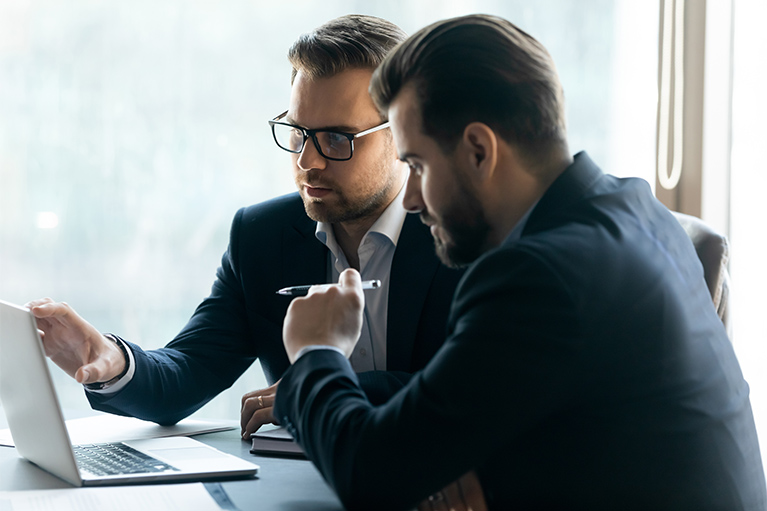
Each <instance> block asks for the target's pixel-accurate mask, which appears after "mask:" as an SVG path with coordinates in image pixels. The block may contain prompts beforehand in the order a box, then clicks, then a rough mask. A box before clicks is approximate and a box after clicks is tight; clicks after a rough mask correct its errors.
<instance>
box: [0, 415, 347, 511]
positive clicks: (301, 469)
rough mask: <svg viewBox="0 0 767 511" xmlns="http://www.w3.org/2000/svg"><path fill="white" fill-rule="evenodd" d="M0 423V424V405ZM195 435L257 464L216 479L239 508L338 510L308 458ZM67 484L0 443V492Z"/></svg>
mask: <svg viewBox="0 0 767 511" xmlns="http://www.w3.org/2000/svg"><path fill="white" fill-rule="evenodd" d="M0 427H2V428H4V427H6V422H5V415H4V414H3V413H2V409H1V408H0ZM194 438H195V439H197V440H199V441H201V442H205V443H206V444H208V445H211V446H213V447H215V448H216V449H219V450H221V451H224V452H228V453H230V454H234V455H235V456H240V457H241V458H244V459H246V460H248V461H252V462H253V463H256V464H257V465H260V466H261V469H260V470H259V471H258V475H257V476H256V477H255V478H253V479H242V480H236V481H231V480H230V481H225V482H222V486H223V488H224V490H225V491H226V493H227V494H228V495H229V498H230V499H231V500H232V502H233V503H234V504H235V506H237V508H238V509H239V510H240V511H248V510H251V509H252V510H258V511H272V510H279V511H291V510H293V511H309V510H312V511H315V510H316V511H340V510H342V509H343V507H342V506H341V502H340V501H339V500H338V497H336V495H335V493H333V491H332V490H331V489H330V487H329V486H328V485H327V484H326V483H325V481H324V480H323V479H322V476H321V475H320V473H319V472H318V471H317V469H316V468H314V465H312V463H311V462H309V461H306V460H294V459H286V458H274V457H265V456H254V455H253V454H250V452H249V451H248V450H249V449H250V442H245V441H243V440H242V439H241V438H240V435H239V431H237V430H231V431H222V432H218V433H208V434H204V435H197V436H195V437H194ZM55 488H71V486H70V485H69V484H67V483H65V482H64V481H62V480H61V479H59V478H57V477H55V476H53V475H51V474H49V473H48V472H45V471H44V470H42V469H40V468H37V466H36V465H33V464H32V463H29V462H28V461H26V460H24V459H23V458H20V457H19V455H18V454H17V453H16V449H14V448H12V447H2V446H0V490H3V491H7V490H44V489H55Z"/></svg>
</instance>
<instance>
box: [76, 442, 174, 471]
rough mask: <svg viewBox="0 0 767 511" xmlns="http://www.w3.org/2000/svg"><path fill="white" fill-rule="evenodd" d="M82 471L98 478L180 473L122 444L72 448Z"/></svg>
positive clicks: (170, 466)
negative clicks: (168, 472) (170, 472)
mask: <svg viewBox="0 0 767 511" xmlns="http://www.w3.org/2000/svg"><path fill="white" fill-rule="evenodd" d="M72 447H73V449H74V451H75V460H76V461H77V466H78V467H80V470H84V471H86V472H89V473H91V474H93V475H97V476H113V475H122V474H146V473H152V472H167V471H174V470H175V471H178V469H177V468H176V467H174V466H172V465H168V464H167V463H164V462H162V461H160V460H158V459H157V458H153V457H151V456H149V455H147V454H144V453H143V452H141V451H137V450H136V449H134V448H132V447H129V446H127V445H125V444H121V443H111V444H86V445H75V446H72Z"/></svg>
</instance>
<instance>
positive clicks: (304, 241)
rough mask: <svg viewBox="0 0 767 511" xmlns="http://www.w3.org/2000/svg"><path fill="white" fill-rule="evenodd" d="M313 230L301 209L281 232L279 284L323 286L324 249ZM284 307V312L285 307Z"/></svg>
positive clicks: (324, 270) (325, 274)
mask: <svg viewBox="0 0 767 511" xmlns="http://www.w3.org/2000/svg"><path fill="white" fill-rule="evenodd" d="M316 226H317V223H316V222H314V221H313V220H312V219H310V218H309V217H307V216H306V213H305V212H304V211H303V206H302V210H301V215H300V216H298V217H297V218H296V220H295V221H293V222H291V223H290V225H289V226H288V227H286V228H285V230H284V231H283V242H282V247H283V257H282V280H283V281H284V282H285V286H302V285H306V284H324V283H326V282H327V278H328V276H327V269H328V255H327V254H328V249H327V248H326V247H325V245H323V244H322V243H321V242H320V240H318V239H317V238H316V236H315V235H314V232H315V230H316ZM289 301H290V300H289V299H288V303H289ZM285 307H286V309H287V305H286V306H285Z"/></svg>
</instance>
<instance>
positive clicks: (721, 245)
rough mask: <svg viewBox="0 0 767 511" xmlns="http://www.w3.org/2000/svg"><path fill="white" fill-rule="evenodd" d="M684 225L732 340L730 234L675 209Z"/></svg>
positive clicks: (717, 310)
mask: <svg viewBox="0 0 767 511" xmlns="http://www.w3.org/2000/svg"><path fill="white" fill-rule="evenodd" d="M672 213H673V214H674V216H675V217H676V219H677V220H678V221H679V223H680V224H682V227H683V228H684V230H685V231H686V232H687V235H688V236H689V237H690V239H691V240H692V244H693V246H694V247H695V251H696V252H697V253H698V259H700V262H701V264H702V265H703V275H704V277H705V279H706V285H707V286H708V290H709V292H710V293H711V299H712V300H713V302H714V307H715V308H716V312H717V314H718V315H719V319H721V320H722V323H724V327H725V329H726V330H727V335H728V336H729V337H730V340H732V324H731V322H730V304H729V298H730V274H729V272H728V271H727V261H728V259H729V257H730V250H729V243H728V242H727V237H726V236H722V235H721V234H719V233H717V232H716V231H714V230H713V229H712V228H711V227H710V226H709V225H708V224H706V223H705V222H704V221H703V220H701V219H700V218H697V217H694V216H690V215H685V214H683V213H678V212H676V211H672Z"/></svg>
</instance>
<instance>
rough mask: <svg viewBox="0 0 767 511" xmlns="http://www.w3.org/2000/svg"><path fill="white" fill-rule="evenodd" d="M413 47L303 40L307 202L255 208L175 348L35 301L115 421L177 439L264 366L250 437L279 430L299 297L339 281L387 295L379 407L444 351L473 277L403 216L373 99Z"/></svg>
mask: <svg viewBox="0 0 767 511" xmlns="http://www.w3.org/2000/svg"><path fill="white" fill-rule="evenodd" d="M405 37H406V35H405V34H404V33H403V32H402V30H400V29H399V28H398V27H397V26H396V25H393V24H392V23H390V22H388V21H385V20H382V19H380V18H375V17H371V16H359V15H350V16H344V17H341V18H338V19H335V20H332V21H330V22H328V23H326V24H325V25H323V26H321V27H319V28H318V29H316V30H315V31H314V32H312V33H309V34H305V35H303V36H301V37H300V38H299V39H298V40H297V41H296V42H295V43H294V44H293V46H292V47H291V49H290V50H289V52H288V59H289V60H290V62H291V64H292V65H293V72H292V77H291V84H292V88H291V96H290V104H289V106H288V110H287V111H285V112H284V113H282V114H280V115H278V116H277V117H275V118H274V119H273V120H272V121H270V122H269V124H270V125H271V130H272V136H273V137H274V140H275V142H276V143H277V146H278V147H280V148H281V149H283V150H285V151H287V152H289V153H291V155H292V167H293V174H294V178H295V182H296V185H297V187H298V193H293V194H290V195H287V196H284V197H279V198H276V199H273V200H271V201H267V202H265V203H261V204H257V205H254V206H250V207H248V208H243V209H241V210H240V211H238V212H237V214H236V216H235V218H234V222H233V225H232V229H231V238H230V243H229V248H228V250H227V251H226V253H225V254H224V257H223V259H222V262H221V267H220V268H219V269H218V272H217V278H216V281H215V282H214V284H213V288H212V291H211V294H210V296H209V297H208V298H206V299H205V300H204V301H203V302H202V304H200V306H199V307H198V308H197V310H196V311H195V313H194V315H193V316H192V318H191V319H190V321H189V323H188V324H187V325H186V327H184V329H183V330H182V331H181V333H180V334H179V335H178V336H177V337H176V338H175V339H174V340H173V341H171V342H170V343H169V344H168V345H167V346H165V347H164V348H161V349H157V350H148V351H144V350H142V349H141V348H140V347H138V346H136V345H134V344H132V343H129V342H127V341H124V340H122V339H120V338H119V337H117V336H116V335H113V334H108V335H102V333H100V332H98V331H97V330H96V329H95V328H94V327H92V326H91V325H90V324H88V323H87V322H86V321H85V320H83V319H82V318H81V317H80V316H78V315H77V314H76V313H75V312H74V310H72V308H71V307H69V306H68V305H67V304H65V303H56V302H53V301H52V300H50V299H43V300H36V301H34V302H30V303H29V304H28V306H29V307H30V308H31V310H32V311H33V313H34V314H35V316H36V317H37V318H38V325H39V328H40V329H41V330H42V332H43V341H44V344H45V349H46V353H47V354H48V356H50V358H51V359H52V360H53V361H54V362H55V363H57V364H58V365H59V366H61V367H62V368H63V369H64V370H65V371H66V372H67V373H69V374H70V375H71V376H73V377H74V378H75V379H76V380H77V381H78V382H80V383H82V384H84V385H85V387H86V389H87V392H86V394H87V396H88V399H89V400H90V402H91V405H92V406H93V407H94V408H96V409H99V410H103V411H106V412H111V413H117V414H121V415H130V416H134V417H139V418H142V419H147V420H151V421H155V422H158V423H160V424H173V423H175V422H177V421H179V420H180V419H182V418H184V417H186V416H188V415H190V414H191V413H193V412H194V411H195V410H197V409H199V408H200V407H201V406H203V405H204V404H205V403H206V402H208V401H209V400H210V399H212V398H213V397H215V396H216V395H217V394H219V393H220V392H221V391H223V390H225V389H226V388H228V387H230V386H231V385H232V384H233V383H234V381H235V380H236V379H237V378H238V377H239V376H240V375H241V374H242V373H243V372H244V371H245V370H246V369H247V368H248V367H249V366H250V365H251V364H252V363H253V362H254V361H255V360H256V359H258V360H259V361H260V363H261V366H262V368H263V370H264V373H265V375H266V378H267V380H268V382H269V383H270V384H271V386H270V387H268V388H266V389H261V390H256V391H253V392H250V393H248V394H246V395H245V396H243V398H242V409H241V426H242V435H243V438H248V437H249V436H250V434H251V433H253V432H255V431H256V430H257V429H258V428H259V427H260V426H261V425H263V424H265V423H268V422H273V420H274V419H273V417H272V404H273V402H274V395H275V392H276V387H277V383H278V381H279V379H280V378H281V377H282V374H283V373H284V372H285V371H286V370H287V368H288V367H289V366H290V362H289V360H288V357H287V355H286V353H285V349H284V346H283V342H282V322H283V319H284V316H285V312H286V310H287V307H288V305H289V303H290V300H291V298H290V297H286V296H280V295H277V294H276V291H277V290H279V289H281V288H284V287H289V286H299V285H306V284H321V283H326V282H336V281H337V280H338V276H339V274H340V273H341V272H342V271H344V270H345V269H347V268H354V269H356V270H358V271H359V272H360V273H361V275H362V276H363V278H365V279H370V280H373V279H375V280H380V282H381V286H380V289H376V290H371V291H368V296H367V307H366V309H365V326H364V327H363V331H362V334H361V336H360V339H359V344H358V347H357V349H356V350H355V352H354V353H352V355H351V358H350V361H351V363H352V366H353V367H354V369H355V370H356V371H357V372H358V373H359V379H360V382H361V384H362V385H363V386H364V388H366V389H367V391H368V397H369V398H370V399H371V400H372V401H374V402H381V401H384V400H385V399H386V398H387V397H388V396H389V395H391V394H393V393H394V391H396V390H397V389H399V388H401V387H402V386H403V385H404V383H405V382H406V381H407V380H408V378H409V375H410V374H412V373H413V372H415V371H417V370H420V369H421V368H423V367H424V366H425V365H426V363H427V362H428V361H429V360H430V359H431V357H432V356H433V355H434V354H435V353H436V351H437V350H438V349H439V348H440V346H441V345H442V343H443V342H444V338H445V325H446V320H447V313H448V308H449V305H450V300H451V298H452V294H453V290H454V288H455V286H456V284H457V281H458V279H459V278H460V275H461V273H460V272H458V271H455V270H450V269H448V268H446V267H444V266H441V265H440V263H439V260H438V259H437V257H436V256H435V255H434V253H433V250H432V243H431V235H430V233H429V229H428V227H426V226H424V225H422V224H421V223H420V222H419V220H418V219H417V218H415V217H413V216H410V217H409V218H406V217H407V216H408V215H407V214H406V211H405V210H404V208H403V207H402V193H403V192H404V186H403V185H404V183H405V179H406V175H407V167H406V166H405V165H404V164H402V162H400V161H398V158H397V155H396V152H395V149H394V144H393V141H392V136H391V132H390V131H389V130H388V129H387V128H388V122H387V121H386V119H384V118H382V117H381V115H380V114H379V112H378V110H377V109H376V107H375V105H374V104H373V101H372V99H371V98H370V95H369V93H368V86H369V84H370V79H371V77H372V74H373V70H374V69H375V67H376V66H377V65H378V64H379V63H380V62H381V60H383V58H384V56H385V55H386V54H387V53H388V52H389V50H391V49H392V48H393V47H394V46H396V44H397V43H399V42H400V41H402V40H404V39H405Z"/></svg>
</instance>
